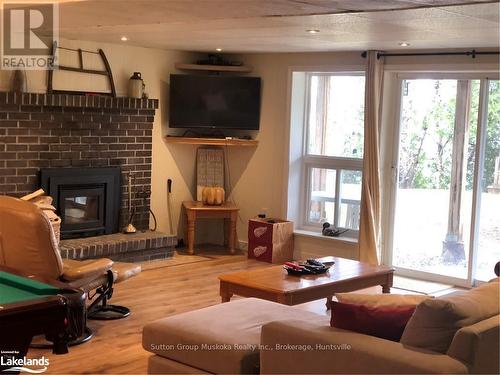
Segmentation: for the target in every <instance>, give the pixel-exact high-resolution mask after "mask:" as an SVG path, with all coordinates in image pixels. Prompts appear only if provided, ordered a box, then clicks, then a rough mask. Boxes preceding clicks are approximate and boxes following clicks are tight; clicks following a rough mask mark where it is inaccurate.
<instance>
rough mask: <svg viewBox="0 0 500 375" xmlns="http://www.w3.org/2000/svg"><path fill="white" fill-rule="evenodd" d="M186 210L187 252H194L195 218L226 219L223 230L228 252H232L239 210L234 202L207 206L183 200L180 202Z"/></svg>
mask: <svg viewBox="0 0 500 375" xmlns="http://www.w3.org/2000/svg"><path fill="white" fill-rule="evenodd" d="M182 205H183V206H184V209H185V210H186V218H187V226H186V228H187V242H188V253H189V254H194V229H195V223H196V219H203V218H205V219H227V221H226V225H225V231H226V235H227V238H228V240H227V246H228V247H229V252H230V253H231V254H234V252H235V250H234V246H235V242H236V220H237V219H238V211H239V210H240V209H239V208H238V207H237V206H236V205H235V204H234V203H230V202H224V203H223V204H222V205H220V206H208V205H204V204H203V203H202V202H197V201H185V202H182ZM227 224H229V225H227Z"/></svg>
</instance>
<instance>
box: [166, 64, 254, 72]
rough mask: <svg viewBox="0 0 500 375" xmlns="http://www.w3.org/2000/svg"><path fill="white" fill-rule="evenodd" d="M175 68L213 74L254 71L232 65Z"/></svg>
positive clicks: (184, 65)
mask: <svg viewBox="0 0 500 375" xmlns="http://www.w3.org/2000/svg"><path fill="white" fill-rule="evenodd" d="M175 68H176V69H179V70H203V71H211V72H237V73H250V72H251V71H252V67H250V66H243V65H241V66H232V65H200V64H184V63H175Z"/></svg>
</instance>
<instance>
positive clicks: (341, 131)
mask: <svg viewBox="0 0 500 375" xmlns="http://www.w3.org/2000/svg"><path fill="white" fill-rule="evenodd" d="M305 89H306V95H305V103H306V104H305V113H304V126H305V131H304V134H305V138H306V139H305V142H304V152H303V157H302V161H303V168H302V178H301V180H302V186H303V187H304V188H305V196H304V203H303V205H302V206H303V207H302V210H301V211H302V215H301V216H302V227H303V229H314V230H317V229H318V228H319V227H321V225H322V224H323V223H324V222H325V221H327V222H329V223H330V224H332V225H334V226H336V227H338V228H345V229H349V230H350V231H349V232H350V233H346V234H352V235H356V234H357V231H358V229H359V210H360V201H361V177H362V172H361V171H362V167H363V132H364V98H365V95H364V92H365V77H364V75H363V74H362V73H361V74H360V73H307V74H306V80H305Z"/></svg>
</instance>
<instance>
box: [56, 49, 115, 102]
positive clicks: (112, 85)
mask: <svg viewBox="0 0 500 375" xmlns="http://www.w3.org/2000/svg"><path fill="white" fill-rule="evenodd" d="M57 49H64V50H67V51H72V52H76V53H78V62H79V67H72V66H64V65H59V64H55V65H54V69H55V70H57V69H58V70H65V71H69V72H76V73H85V74H95V75H103V76H106V77H108V80H109V86H110V88H111V92H108V93H107V92H88V91H69V90H54V87H53V85H52V81H53V76H54V70H49V71H48V75H47V93H48V94H72V95H85V94H91V95H92V94H94V95H107V96H112V97H113V98H116V89H115V83H114V81H113V73H112V72H111V67H110V65H109V62H108V59H107V58H106V55H105V54H104V51H103V50H102V49H98V50H97V52H96V51H88V50H84V49H81V48H78V49H73V48H65V47H60V46H58V45H57V42H54V43H53V44H52V58H53V59H54V60H53V61H54V62H55V61H56V53H57ZM84 53H90V54H94V55H99V56H100V57H101V59H102V62H103V64H104V67H105V70H95V69H87V68H85V67H84V63H83V54H84Z"/></svg>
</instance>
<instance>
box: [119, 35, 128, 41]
mask: <svg viewBox="0 0 500 375" xmlns="http://www.w3.org/2000/svg"><path fill="white" fill-rule="evenodd" d="M120 40H121V41H122V42H126V41H127V40H128V38H127V37H126V36H122V37H121V38H120Z"/></svg>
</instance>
